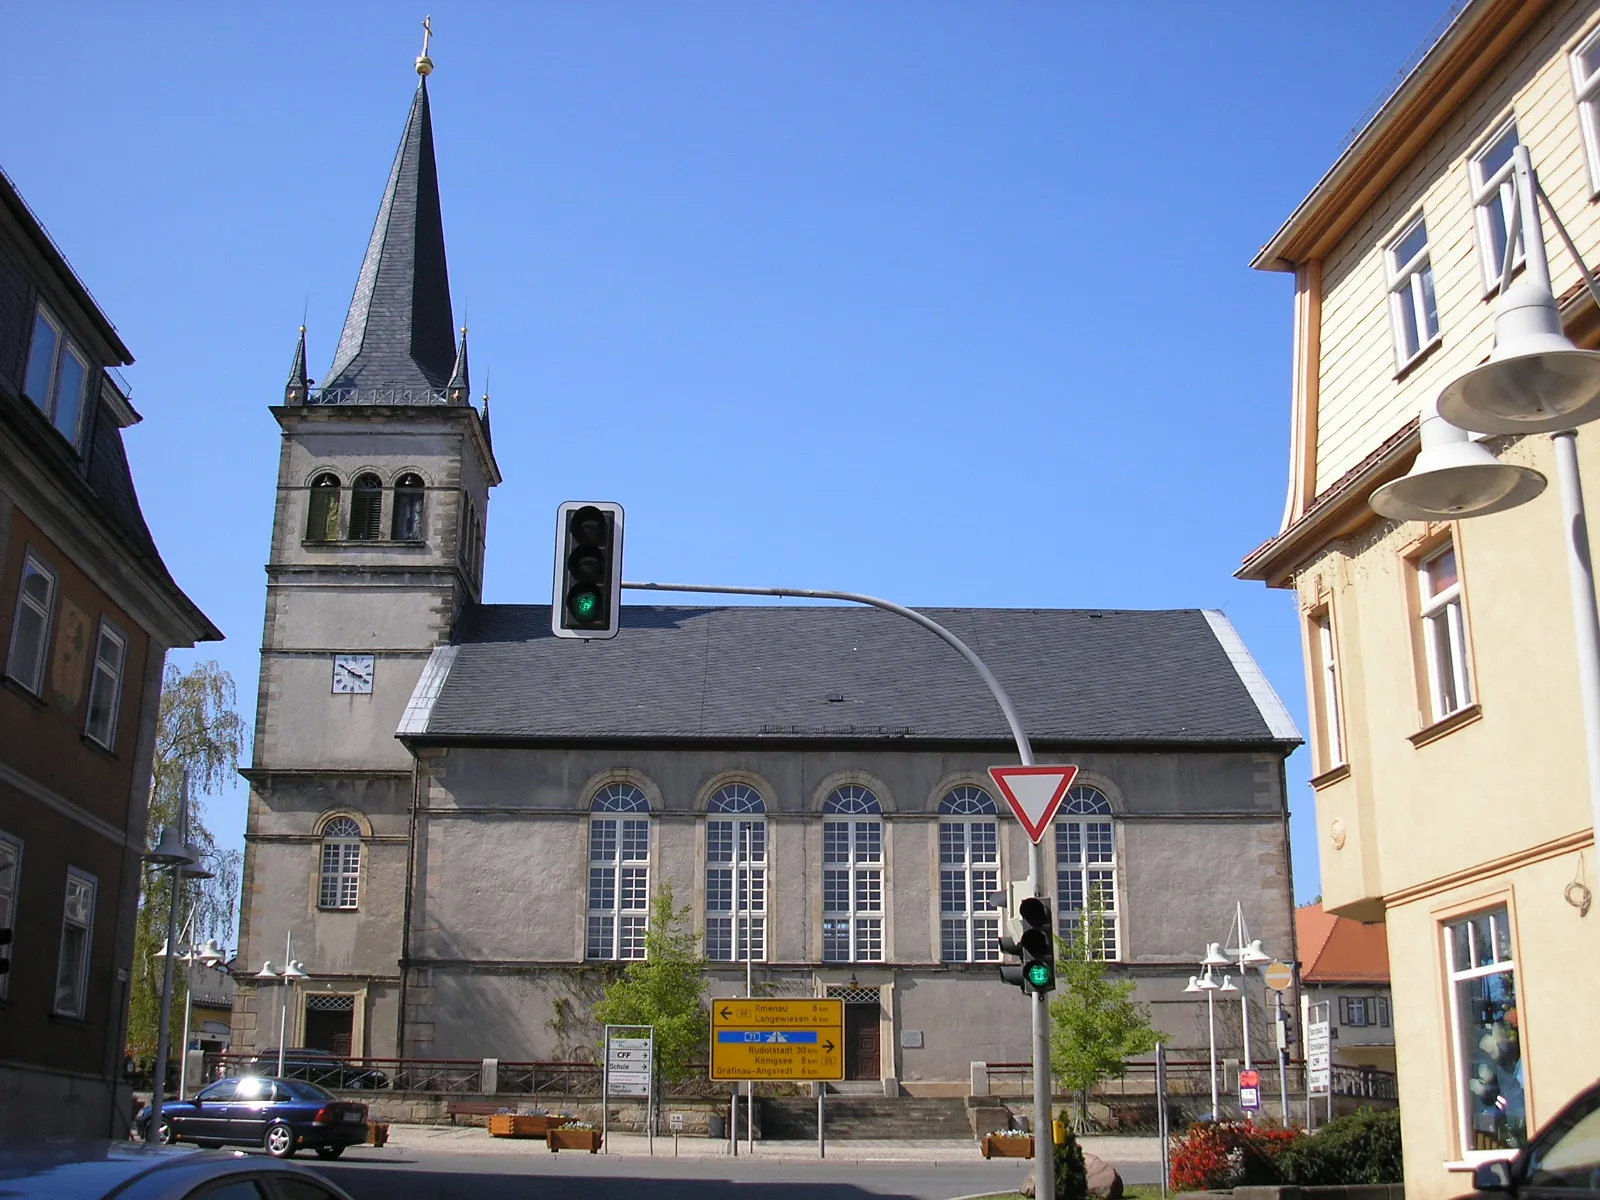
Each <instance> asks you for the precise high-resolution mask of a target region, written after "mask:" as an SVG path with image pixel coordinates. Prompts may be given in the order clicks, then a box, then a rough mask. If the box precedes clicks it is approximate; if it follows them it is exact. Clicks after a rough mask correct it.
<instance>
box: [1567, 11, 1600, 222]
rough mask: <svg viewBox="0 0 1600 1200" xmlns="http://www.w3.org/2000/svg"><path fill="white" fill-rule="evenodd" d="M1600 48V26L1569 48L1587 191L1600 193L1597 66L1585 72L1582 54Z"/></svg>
mask: <svg viewBox="0 0 1600 1200" xmlns="http://www.w3.org/2000/svg"><path fill="white" fill-rule="evenodd" d="M1596 48H1600V26H1596V27H1595V28H1594V29H1592V30H1590V31H1589V35H1588V36H1587V37H1585V38H1584V39H1583V41H1581V42H1579V43H1578V45H1577V47H1576V48H1575V49H1574V50H1573V51H1572V56H1571V59H1570V62H1571V64H1572V91H1573V96H1574V98H1575V99H1576V100H1577V103H1578V126H1579V128H1580V129H1582V130H1583V150H1584V156H1585V158H1586V159H1587V160H1588V163H1589V194H1590V195H1591V196H1594V195H1597V194H1600V67H1597V68H1596V69H1595V71H1594V73H1593V74H1591V75H1587V76H1586V75H1584V73H1583V56H1584V55H1585V54H1587V53H1589V52H1590V51H1593V50H1595V49H1596Z"/></svg>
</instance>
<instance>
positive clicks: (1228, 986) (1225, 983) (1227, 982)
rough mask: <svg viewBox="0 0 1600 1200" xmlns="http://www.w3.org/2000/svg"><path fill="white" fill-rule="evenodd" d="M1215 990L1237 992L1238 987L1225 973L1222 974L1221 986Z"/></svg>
mask: <svg viewBox="0 0 1600 1200" xmlns="http://www.w3.org/2000/svg"><path fill="white" fill-rule="evenodd" d="M1217 990H1218V991H1219V992H1237V991H1238V990H1239V989H1238V988H1237V987H1235V986H1234V984H1233V980H1232V979H1231V978H1229V977H1228V976H1227V975H1224V976H1223V977H1222V986H1221V987H1220V988H1218V989H1217Z"/></svg>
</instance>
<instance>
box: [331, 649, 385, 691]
mask: <svg viewBox="0 0 1600 1200" xmlns="http://www.w3.org/2000/svg"><path fill="white" fill-rule="evenodd" d="M375 663H376V660H375V659H374V658H373V656H372V655H370V654H335V655H334V656H333V690H334V692H335V694H337V693H340V692H351V693H366V692H370V691H372V673H373V667H374V665H375Z"/></svg>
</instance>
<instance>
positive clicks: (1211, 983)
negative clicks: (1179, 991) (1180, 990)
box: [1195, 971, 1217, 992]
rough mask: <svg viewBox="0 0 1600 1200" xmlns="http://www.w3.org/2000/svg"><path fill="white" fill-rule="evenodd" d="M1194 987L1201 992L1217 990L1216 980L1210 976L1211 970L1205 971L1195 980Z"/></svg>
mask: <svg viewBox="0 0 1600 1200" xmlns="http://www.w3.org/2000/svg"><path fill="white" fill-rule="evenodd" d="M1195 987H1197V988H1198V989H1199V990H1200V991H1202V992H1214V991H1216V990H1217V981H1216V980H1215V979H1213V978H1211V972H1210V971H1207V972H1206V973H1205V974H1204V975H1202V976H1200V978H1199V980H1197V981H1196V983H1195Z"/></svg>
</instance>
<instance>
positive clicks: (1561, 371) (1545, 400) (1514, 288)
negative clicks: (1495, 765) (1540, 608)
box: [1371, 145, 1600, 839]
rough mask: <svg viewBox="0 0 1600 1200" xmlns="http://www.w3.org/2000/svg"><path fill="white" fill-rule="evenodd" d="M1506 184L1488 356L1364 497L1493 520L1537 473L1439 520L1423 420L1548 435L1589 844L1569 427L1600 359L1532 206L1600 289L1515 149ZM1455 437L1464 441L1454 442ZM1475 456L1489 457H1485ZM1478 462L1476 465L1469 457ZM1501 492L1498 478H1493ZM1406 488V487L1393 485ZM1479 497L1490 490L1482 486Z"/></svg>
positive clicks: (1590, 681)
mask: <svg viewBox="0 0 1600 1200" xmlns="http://www.w3.org/2000/svg"><path fill="white" fill-rule="evenodd" d="M1511 162H1512V181H1513V184H1514V187H1515V189H1516V196H1517V203H1516V204H1515V205H1513V206H1512V209H1511V215H1510V220H1509V221H1508V222H1507V230H1506V253H1505V260H1504V261H1503V262H1502V264H1501V271H1500V289H1501V290H1500V299H1499V301H1498V302H1497V304H1496V308H1495V319H1494V339H1495V345H1494V352H1493V353H1492V354H1490V356H1489V361H1488V362H1486V363H1483V364H1482V365H1480V366H1476V367H1473V368H1472V369H1470V370H1468V371H1465V372H1463V373H1462V374H1461V375H1459V376H1457V377H1456V378H1455V379H1453V380H1451V381H1450V382H1449V383H1448V384H1446V385H1445V387H1444V390H1443V391H1441V392H1440V393H1439V399H1438V403H1437V406H1434V405H1432V404H1428V405H1425V406H1424V410H1423V413H1422V416H1423V429H1422V433H1423V450H1422V453H1421V454H1419V455H1418V456H1417V462H1416V465H1415V466H1413V467H1412V469H1411V472H1410V474H1409V475H1407V476H1406V478H1405V479H1403V480H1397V481H1396V482H1395V483H1392V484H1389V485H1388V486H1387V487H1384V488H1380V489H1378V491H1377V492H1375V493H1373V497H1372V502H1371V503H1372V507H1373V509H1374V510H1375V511H1376V512H1378V513H1379V514H1381V515H1382V516H1386V517H1393V518H1395V519H1397V520H1428V519H1430V518H1436V517H1439V516H1441V515H1443V516H1449V517H1457V518H1460V517H1476V516H1484V515H1487V514H1488V513H1493V512H1499V511H1501V510H1502V509H1506V508H1511V507H1513V506H1515V505H1517V504H1524V503H1526V502H1527V501H1529V500H1532V499H1533V498H1534V497H1535V496H1537V495H1538V494H1539V493H1540V492H1541V491H1543V490H1544V479H1543V476H1538V482H1537V484H1536V485H1535V484H1534V483H1532V482H1531V481H1530V480H1529V479H1528V478H1527V477H1528V476H1537V475H1538V473H1537V472H1533V471H1530V470H1528V468H1525V467H1515V468H1514V467H1511V466H1510V465H1509V464H1499V467H1500V469H1501V470H1502V471H1503V472H1505V471H1513V470H1515V471H1520V472H1523V475H1524V478H1523V481H1522V482H1521V483H1520V484H1517V485H1514V486H1507V487H1505V490H1504V491H1503V494H1502V495H1501V496H1500V497H1499V498H1498V499H1496V498H1493V497H1492V496H1491V495H1490V494H1480V495H1478V496H1477V497H1476V498H1473V497H1469V496H1467V495H1462V496H1460V497H1459V498H1458V499H1459V503H1457V504H1456V505H1454V506H1452V507H1450V508H1449V509H1448V510H1447V511H1446V512H1444V513H1441V512H1440V511H1439V507H1438V505H1437V504H1436V503H1435V501H1437V499H1438V493H1439V492H1441V491H1444V490H1447V489H1448V488H1449V487H1450V486H1452V485H1451V481H1450V478H1449V477H1450V472H1449V471H1447V470H1441V469H1439V468H1438V466H1437V465H1436V464H1434V463H1433V462H1430V463H1427V464H1425V463H1424V462H1423V458H1424V457H1425V456H1426V455H1427V453H1428V449H1429V447H1428V417H1429V415H1430V412H1436V413H1437V415H1438V417H1440V418H1442V419H1441V420H1436V421H1434V422H1433V424H1434V425H1435V426H1438V427H1439V429H1440V430H1441V431H1442V430H1443V427H1444V424H1445V422H1448V423H1449V424H1450V425H1453V426H1456V427H1457V428H1459V429H1461V430H1474V431H1477V432H1479V433H1548V434H1550V440H1551V441H1552V442H1553V443H1554V449H1555V459H1556V478H1557V481H1558V482H1559V484H1560V488H1561V511H1562V525H1563V527H1564V537H1563V540H1564V541H1565V542H1566V546H1567V573H1568V577H1569V580H1570V584H1571V588H1572V623H1573V633H1574V637H1575V640H1576V642H1577V651H1578V653H1577V658H1578V690H1579V694H1580V696H1581V697H1582V701H1583V723H1584V740H1585V742H1586V744H1587V748H1588V759H1589V807H1590V812H1591V823H1592V824H1593V827H1594V830H1595V837H1596V838H1597V839H1600V609H1597V605H1596V599H1595V590H1594V567H1593V564H1592V563H1591V562H1590V559H1589V526H1588V518H1587V514H1586V513H1585V511H1584V502H1583V480H1582V477H1581V475H1580V474H1579V471H1578V449H1577V436H1578V435H1577V432H1576V430H1575V429H1574V428H1573V427H1574V426H1576V425H1584V424H1587V423H1588V422H1590V421H1593V420H1596V419H1600V353H1596V352H1595V351H1592V350H1579V349H1578V348H1577V347H1576V346H1574V345H1573V343H1572V342H1571V340H1570V339H1569V338H1568V337H1567V336H1566V334H1565V332H1564V331H1563V330H1562V327H1561V310H1560V308H1559V307H1558V306H1557V304H1556V300H1555V296H1554V294H1553V292H1552V291H1551V286H1550V261H1549V259H1548V257H1547V256H1546V254H1545V247H1544V227H1543V224H1542V223H1541V221H1540V219H1539V201H1540V200H1543V201H1544V208H1545V211H1546V212H1547V213H1548V214H1549V215H1550V219H1551V220H1552V221H1553V222H1554V223H1555V227H1556V231H1557V232H1558V233H1559V234H1560V235H1561V241H1562V244H1563V245H1565V246H1566V248H1567V253H1568V254H1570V255H1571V256H1572V258H1573V260H1574V261H1575V262H1576V263H1577V266H1578V272H1579V274H1581V275H1582V276H1583V282H1584V284H1585V285H1586V286H1587V287H1588V289H1589V294H1590V296H1591V297H1593V298H1594V301H1595V303H1596V305H1600V285H1597V284H1596V282H1595V278H1594V276H1593V275H1592V274H1591V273H1590V271H1589V268H1588V266H1587V265H1586V264H1585V263H1584V261H1583V256H1582V255H1581V254H1579V253H1578V248H1577V246H1576V245H1574V244H1573V241H1572V235H1571V234H1570V233H1568V232H1567V227H1566V226H1565V225H1564V224H1562V221H1561V216H1560V214H1559V213H1557V212H1556V210H1555V206H1554V205H1553V204H1551V203H1550V197H1549V196H1548V195H1546V194H1545V191H1544V189H1543V188H1542V187H1540V186H1539V179H1538V176H1537V175H1536V174H1535V173H1534V170H1533V159H1532V158H1531V157H1530V156H1529V154H1528V148H1527V147H1526V146H1522V145H1519V146H1517V147H1516V148H1515V149H1514V150H1513V151H1512V156H1511ZM1519 234H1522V235H1523V236H1522V245H1523V250H1524V254H1525V256H1526V264H1527V269H1526V270H1525V271H1524V272H1523V274H1522V277H1521V278H1520V279H1518V280H1517V281H1516V282H1514V283H1512V282H1510V279H1511V266H1512V256H1513V255H1514V254H1515V252H1516V246H1517V238H1518V235H1519ZM1459 438H1460V439H1462V440H1465V439H1466V434H1465V433H1462V434H1460V435H1459ZM1478 449H1479V450H1483V456H1484V457H1486V458H1489V459H1491V460H1492V458H1493V456H1492V455H1489V454H1488V452H1487V450H1484V449H1483V447H1481V446H1479V447H1478ZM1479 461H1480V463H1481V459H1480V460H1479ZM1501 480H1502V485H1503V486H1504V485H1506V484H1507V483H1508V482H1509V476H1508V475H1502V477H1501ZM1408 483H1410V484H1414V485H1415V486H1413V487H1411V488H1409V489H1408V488H1406V487H1402V486H1401V485H1405V484H1408ZM1488 491H1489V492H1490V493H1492V492H1493V491H1494V489H1493V488H1490V489H1488Z"/></svg>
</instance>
